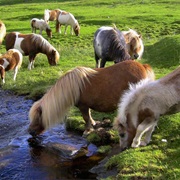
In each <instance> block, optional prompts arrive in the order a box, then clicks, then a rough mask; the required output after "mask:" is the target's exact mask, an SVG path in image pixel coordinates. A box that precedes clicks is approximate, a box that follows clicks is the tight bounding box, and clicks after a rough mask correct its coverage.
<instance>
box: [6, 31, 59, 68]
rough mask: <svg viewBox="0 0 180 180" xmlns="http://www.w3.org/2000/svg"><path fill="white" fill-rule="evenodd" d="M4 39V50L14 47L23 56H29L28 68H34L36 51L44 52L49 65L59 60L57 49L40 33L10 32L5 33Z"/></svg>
mask: <svg viewBox="0 0 180 180" xmlns="http://www.w3.org/2000/svg"><path fill="white" fill-rule="evenodd" d="M5 41H6V50H9V49H11V48H15V49H18V50H19V51H20V52H21V53H22V54H23V55H24V56H29V65H28V69H29V70H31V69H32V68H34V61H35V57H36V55H37V54H38V53H43V54H46V56H47V58H48V62H49V64H50V65H51V66H54V65H56V64H57V62H58V60H59V53H58V51H57V50H56V49H55V48H54V47H53V46H52V45H51V44H50V43H49V42H48V41H47V40H46V39H45V38H43V37H42V36H41V35H38V34H20V33H18V32H12V33H9V34H7V35H6V37H5Z"/></svg>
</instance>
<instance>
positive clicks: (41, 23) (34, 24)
mask: <svg viewBox="0 0 180 180" xmlns="http://www.w3.org/2000/svg"><path fill="white" fill-rule="evenodd" d="M30 24H31V29H32V33H36V29H39V30H40V31H39V33H40V34H41V35H42V31H43V30H44V31H46V33H47V35H48V37H50V38H52V31H51V28H50V27H49V25H48V24H47V22H46V21H45V20H44V19H37V18H33V19H31V22H30Z"/></svg>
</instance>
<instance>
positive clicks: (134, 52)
mask: <svg viewBox="0 0 180 180" xmlns="http://www.w3.org/2000/svg"><path fill="white" fill-rule="evenodd" d="M122 33H123V35H124V37H125V41H126V47H127V49H128V52H129V54H130V56H131V58H132V59H141V58H142V55H143V52H144V45H143V41H142V37H141V35H139V34H138V33H137V32H136V31H134V30H132V29H129V31H122Z"/></svg>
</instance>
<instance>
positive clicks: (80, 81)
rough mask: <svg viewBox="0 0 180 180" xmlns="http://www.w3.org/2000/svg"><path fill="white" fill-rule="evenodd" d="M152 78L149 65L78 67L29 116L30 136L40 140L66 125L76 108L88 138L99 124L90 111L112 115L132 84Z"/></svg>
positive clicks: (66, 75) (152, 73)
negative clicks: (83, 121)
mask: <svg viewBox="0 0 180 180" xmlns="http://www.w3.org/2000/svg"><path fill="white" fill-rule="evenodd" d="M147 77H149V78H150V79H154V72H153V70H152V69H151V67H150V66H149V65H142V64H140V63H138V62H135V61H132V60H129V61H124V62H120V63H117V64H115V65H113V66H110V67H107V68H97V69H91V68H85V67H77V68H75V69H73V70H71V71H69V72H67V73H66V74H65V75H63V76H62V77H60V79H59V80H58V81H57V82H56V84H55V85H54V86H53V87H52V88H51V89H50V90H49V91H48V92H47V93H46V94H45V95H44V96H43V97H42V98H41V99H40V100H39V101H37V102H35V103H34V104H33V106H32V107H31V109H30V112H29V118H30V121H31V124H30V126H29V133H30V134H31V135H33V136H36V135H38V134H40V133H42V132H43V131H44V130H47V129H48V128H49V127H51V126H53V125H55V124H56V123H58V122H63V120H64V117H65V115H66V113H67V112H68V110H69V109H70V107H71V106H73V105H75V106H77V107H78V108H79V110H80V111H81V113H82V116H83V119H84V120H85V122H86V131H85V132H84V134H87V133H88V132H89V131H90V130H92V129H93V128H92V125H95V121H94V120H93V119H92V117H91V113H90V109H93V110H95V111H99V112H111V111H113V110H116V109H117V104H118V102H119V99H120V97H121V95H122V93H123V91H124V90H126V89H127V88H128V85H129V83H135V82H138V81H139V80H141V79H144V78H147Z"/></svg>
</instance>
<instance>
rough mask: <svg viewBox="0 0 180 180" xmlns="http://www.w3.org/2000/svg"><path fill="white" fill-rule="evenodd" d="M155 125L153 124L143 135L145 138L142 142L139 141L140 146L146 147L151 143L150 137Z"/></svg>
mask: <svg viewBox="0 0 180 180" xmlns="http://www.w3.org/2000/svg"><path fill="white" fill-rule="evenodd" d="M156 124H157V123H155V124H153V125H152V126H151V127H150V128H149V130H148V131H147V132H146V133H145V137H144V140H143V141H141V143H140V146H146V145H147V144H149V142H150V141H151V135H152V133H153V131H154V129H155V126H156Z"/></svg>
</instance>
